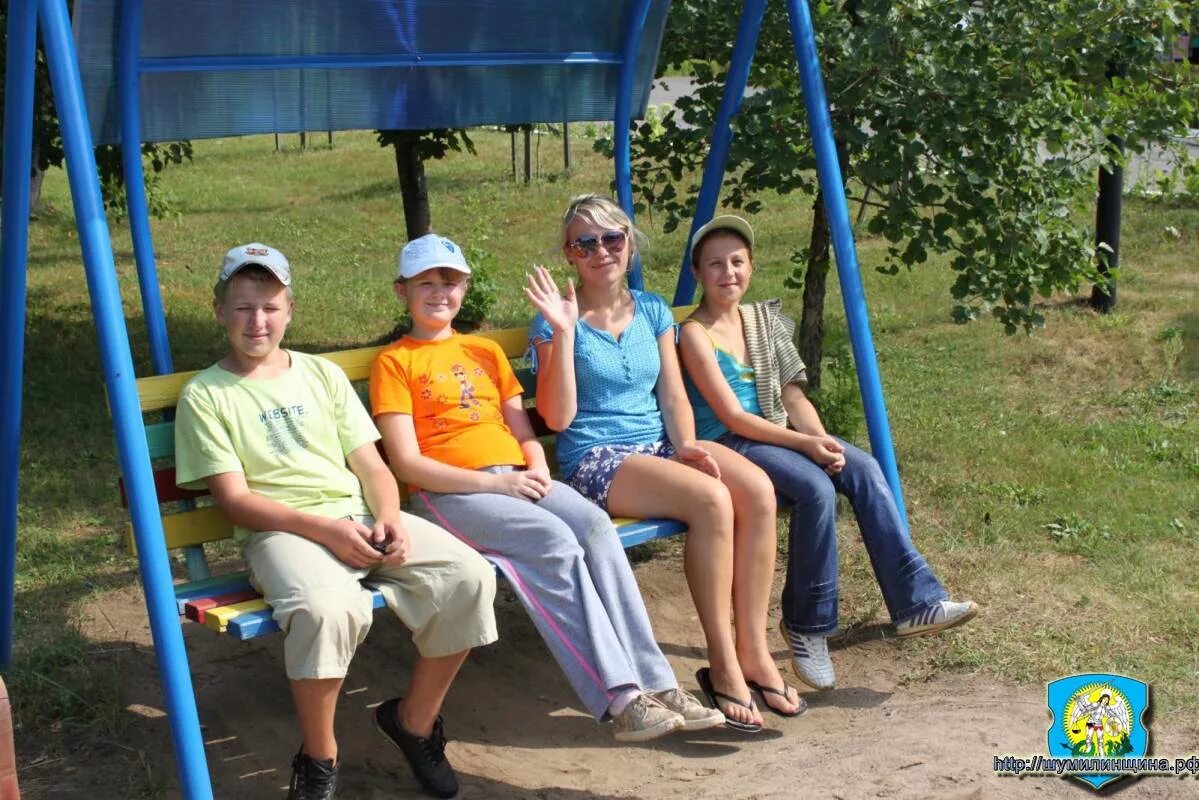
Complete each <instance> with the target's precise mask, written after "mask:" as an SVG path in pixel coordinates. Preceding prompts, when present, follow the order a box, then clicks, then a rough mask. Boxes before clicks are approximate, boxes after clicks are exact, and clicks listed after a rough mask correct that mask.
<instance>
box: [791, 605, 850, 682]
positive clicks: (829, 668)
mask: <svg viewBox="0 0 1199 800" xmlns="http://www.w3.org/2000/svg"><path fill="white" fill-rule="evenodd" d="M779 630H780V631H782V633H783V640H784V641H786V642H787V647H789V648H790V649H791V669H792V670H794V672H795V675H796V677H797V678H799V679H800V680H801V681H803V682H804V683H806V684H807V685H808V686H811V687H812V688H813V689H831V688H833V687H834V686H836V685H837V674H836V672H834V671H833V660H832V659H831V658H829V657H828V637H827V636H817V635H812V634H806V633H796V632H794V631H792V630H791V629H790V628H788V627H787V621H786V620H779Z"/></svg>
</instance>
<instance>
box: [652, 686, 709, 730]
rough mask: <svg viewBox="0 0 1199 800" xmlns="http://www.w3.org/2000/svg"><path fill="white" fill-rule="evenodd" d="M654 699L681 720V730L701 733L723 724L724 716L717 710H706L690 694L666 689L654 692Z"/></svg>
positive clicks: (679, 690) (706, 708) (704, 706)
mask: <svg viewBox="0 0 1199 800" xmlns="http://www.w3.org/2000/svg"><path fill="white" fill-rule="evenodd" d="M653 697H654V699H655V700H657V701H658V702H659V703H661V704H662V705H664V706H666V707H667V708H668V709H670V710H671V711H673V712H674V713H676V714H678V715H679V716H680V717H682V718H683V728H682V729H683V730H685V731H703V730H707V729H708V728H715V727H716V726H718V725H723V724H724V714H722V713H720V709H718V708H708V707H707V706H706V705H704V704H703V703H701V702H700V701H699V700H698V699H696V697H695V695H693V694H691V693H690V692H684V691H683V690H682V689H678V688H675V689H667V690H666V691H663V692H654V695H653Z"/></svg>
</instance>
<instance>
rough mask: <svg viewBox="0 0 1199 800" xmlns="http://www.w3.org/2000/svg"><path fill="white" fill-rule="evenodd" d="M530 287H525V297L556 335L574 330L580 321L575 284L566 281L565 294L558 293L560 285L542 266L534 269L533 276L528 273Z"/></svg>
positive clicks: (536, 266) (571, 281)
mask: <svg viewBox="0 0 1199 800" xmlns="http://www.w3.org/2000/svg"><path fill="white" fill-rule="evenodd" d="M525 277H526V278H528V279H529V285H528V286H526V287H525V297H527V298H529V302H530V303H532V304H533V307H534V308H536V309H537V310H538V311H540V312H541V316H543V317H545V321H546V322H548V323H549V324H550V327H551V328H553V329H554V332H555V333H561V332H563V331H567V330H574V327H575V323H576V322H578V321H579V301H578V300H577V299H576V298H575V283H574V281H573V280H569V279H568V280H567V281H566V292H565V294H563V293H561V292H559V291H558V284H556V283H554V277H553V276H552V275H550V271H549V270H548V269H546V268H545V267H543V266H541V265H540V264H538V265H535V266H534V267H533V274H532V275H529V274H527V273H526V275H525Z"/></svg>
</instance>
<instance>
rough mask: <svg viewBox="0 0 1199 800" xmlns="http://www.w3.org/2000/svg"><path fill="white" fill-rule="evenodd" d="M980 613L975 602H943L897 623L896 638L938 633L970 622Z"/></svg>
mask: <svg viewBox="0 0 1199 800" xmlns="http://www.w3.org/2000/svg"><path fill="white" fill-rule="evenodd" d="M977 613H978V604H977V603H975V602H974V601H973V600H967V601H965V602H964V603H955V602H954V601H952V600H942V601H940V602H939V603H937V604H936V605H935V606H930V607H929V608H926V609H924V610H923V611H921V612H919V613H918V614H913V615H912V616H910V617H908V618H907V619H902V620H900V621H899V622H896V623H895V635H896V636H922V635H924V634H926V633H937V632H939V631H943V630H947V629H948V628H954V627H957V626H958V625H961V624H962V623H963V622H969V621H970V620H972V619H974V615H975V614H977Z"/></svg>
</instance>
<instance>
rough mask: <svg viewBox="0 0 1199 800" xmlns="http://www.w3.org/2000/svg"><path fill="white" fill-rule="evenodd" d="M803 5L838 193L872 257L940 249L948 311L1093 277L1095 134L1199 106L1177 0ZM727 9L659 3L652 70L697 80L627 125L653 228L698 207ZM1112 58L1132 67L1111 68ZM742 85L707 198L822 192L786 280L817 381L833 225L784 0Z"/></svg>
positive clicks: (1009, 327)
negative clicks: (838, 168) (689, 74)
mask: <svg viewBox="0 0 1199 800" xmlns="http://www.w3.org/2000/svg"><path fill="white" fill-rule="evenodd" d="M812 12H813V18H814V24H815V29H816V32H817V37H818V38H817V45H818V48H819V53H820V60H821V63H822V67H823V71H824V78H825V84H826V88H827V90H828V95H829V104H830V109H831V113H832V116H833V122H834V130H835V131H836V135H837V137H838V138H837V148H838V152H839V155H840V157H841V162H842V167H843V172H844V174H845V176H846V178H847V180H848V179H852V181H851V182H850V183H849V186H850V193H851V195H852V196H851V202H854V201H856V202H857V203H859V204H861V205H862V207H868V208H869V210H870V212H871V213H870V214H869V217H868V221H867V222H866V231H867V233H868V234H870V235H873V236H879V237H883V238H885V240H886V241H887V242H888V243H889V244H888V248H887V256H886V262H885V264H884V265H883V266H882V267H880V269H881V270H882V271H884V272H889V273H892V274H894V273H896V272H898V271H899V270H900V269H902V268H908V269H910V268H913V267H915V266H916V265H919V264H921V263H923V262H925V261H926V260H927V259H928V258H929V256H930V254H934V253H936V254H946V255H948V256H949V261H950V264H951V267H952V269H953V271H954V272H955V273H956V279H955V281H954V283H953V286H952V290H951V291H952V296H953V298H954V300H955V304H954V307H953V315H954V318H955V319H956V320H958V321H961V322H965V321H968V320H972V319H975V318H977V317H978V316H979V315H980V314H983V313H990V314H991V315H993V316H994V317H995V318H996V319H998V320H999V321H1000V322H1001V323H1002V324H1003V326H1004V328H1005V330H1006V331H1007V332H1008V333H1014V332H1016V331H1018V330H1022V329H1023V330H1030V329H1032V328H1035V327H1037V326H1039V325H1042V324H1043V323H1044V319H1043V318H1042V316H1041V315H1040V314H1039V313H1038V312H1037V310H1036V306H1035V301H1036V298H1037V297H1038V296H1048V295H1050V294H1052V293H1054V292H1058V291H1071V292H1072V291H1075V290H1077V289H1078V288H1079V286H1080V285H1082V284H1084V283H1085V284H1090V283H1097V282H1099V281H1101V280H1102V278H1101V276H1100V274H1099V272H1098V271H1097V268H1096V263H1095V258H1094V252H1093V251H1094V247H1093V244H1092V242H1091V232H1090V231H1088V230H1087V229H1086V227H1085V226H1082V225H1080V224H1079V223H1078V221H1077V218H1076V216H1075V215H1074V211H1075V210H1076V209H1077V208H1078V207H1079V205H1080V200H1083V199H1088V200H1090V201H1093V197H1094V191H1095V174H1096V170H1097V168H1098V166H1099V164H1100V163H1102V162H1103V160H1104V159H1108V160H1110V159H1114V158H1118V155H1117V154H1116V153H1114V152H1113V151H1112V150H1111V148H1110V146H1109V143H1108V138H1107V137H1108V136H1109V135H1117V136H1120V137H1122V138H1123V139H1124V140H1125V142H1126V147H1127V148H1128V150H1129V151H1131V152H1137V151H1139V150H1141V149H1143V148H1144V147H1145V146H1147V145H1148V144H1150V143H1163V142H1168V141H1169V140H1170V136H1171V135H1172V134H1176V133H1178V132H1180V131H1182V130H1183V129H1184V128H1185V125H1186V123H1187V122H1188V121H1189V120H1190V119H1192V118H1193V116H1194V112H1195V109H1196V84H1195V81H1194V79H1193V78H1192V77H1191V73H1190V71H1189V69H1188V68H1187V67H1186V66H1185V65H1175V64H1172V63H1170V62H1169V61H1168V59H1163V58H1162V57H1161V54H1162V53H1163V52H1164V51H1165V48H1166V46H1167V43H1169V42H1172V41H1173V39H1174V37H1175V36H1176V35H1177V34H1178V33H1179V32H1181V31H1182V30H1184V29H1185V27H1186V25H1187V24H1188V23H1189V24H1191V25H1194V24H1195V23H1196V22H1199V20H1196V19H1195V17H1196V14H1197V12H1196V11H1195V9H1194V8H1193V7H1192V6H1191V5H1190V4H1189V3H1186V2H1181V1H1180V0H1124V2H1120V3H1096V2H1094V0H1003V2H994V1H993V0H936V1H935V2H934V1H933V0H906V1H905V2H899V1H898V0H838V2H825V1H824V0H813V2H812ZM736 17H737V15H736V14H735V13H731V12H730V9H729V8H728V6H727V4H722V3H720V2H718V0H680V1H679V2H675V3H674V4H673V5H672V7H671V16H670V19H669V22H668V26H669V30H668V31H667V34H666V36H665V37H664V40H663V48H662V53H661V55H660V57H659V61H658V65H659V69H660V70H667V69H671V68H673V67H677V66H680V65H682V64H683V63H684V62H686V63H688V64H689V65H690V67H691V68H692V70H693V73H694V76H695V79H696V89H695V92H694V94H692V95H691V96H686V97H682V98H680V99H679V100H678V102H677V103H676V106H675V108H674V109H673V110H671V111H670V112H669V113H667V114H666V116H665V117H664V118H663V119H661V120H657V121H655V122H654V123H653V124H652V125H651V124H648V123H645V124H641V125H638V126H636V130H635V135H634V142H633V147H634V153H633V161H634V171H635V184H636V185H637V187H638V191H639V203H640V205H642V206H643V207H645V206H652V207H653V208H654V209H655V211H656V212H658V213H662V214H664V215H665V218H666V228H667V230H671V229H673V228H674V227H675V226H677V225H679V224H688V223H689V221H690V218H691V215H692V213H693V210H694V203H695V195H696V193H697V191H698V183H699V174H700V170H701V169H702V167H703V164H704V159H705V157H706V156H707V152H708V137H709V132H710V131H711V130H712V127H713V125H714V122H715V112H716V108H717V106H718V104H719V99H720V94H721V90H722V88H723V84H724V78H725V74H724V68H723V67H720V66H717V65H722V64H726V63H727V61H728V58H729V55H730V53H731V42H732V40H733V36H734V32H735V29H736V24H737V18H736ZM1112 63H1118V64H1120V65H1122V66H1124V67H1126V68H1127V77H1122V78H1116V79H1114V80H1110V81H1109V80H1108V79H1107V78H1106V72H1107V69H1108V66H1109V65H1110V64H1112ZM750 85H751V86H753V87H755V89H756V91H755V92H754V93H753V94H751V95H750V96H748V97H746V98H745V99H744V102H743V104H742V109H741V112H740V114H739V115H738V116H737V117H736V118H735V119H734V121H733V128H734V139H733V143H732V147H731V152H730V156H729V162H728V171H727V174H726V178H725V183H724V186H723V191H722V196H721V201H722V203H723V204H724V205H725V206H728V207H733V208H739V209H742V210H744V211H745V212H747V213H750V214H753V213H756V212H757V211H758V210H759V208H760V207H761V201H760V200H759V199H758V197H759V195H760V194H761V193H762V192H763V191H764V190H775V191H779V192H782V193H787V192H793V191H800V192H807V193H816V196H817V201H816V214H815V219H814V223H813V226H812V229H811V230H810V231H809V233H808V236H807V245H806V247H801V248H797V251H796V252H795V254H794V255H793V261H795V263H796V267H795V269H794V271H793V273H792V275H791V276H790V278H789V279H788V280H789V282H791V283H792V285H795V286H799V285H803V286H804V308H803V316H802V319H801V324H800V347H801V352H802V354H803V356H804V359H805V361H807V363H808V365H809V373H810V375H811V376H812V377H813V378H814V381H815V382H816V383H817V384H818V383H819V376H820V361H821V348H822V342H823V306H824V294H825V289H824V286H825V279H826V275H827V271H828V267H829V258H830V256H829V234H828V227H827V223H826V220H825V217H824V208H823V202H822V200H821V198H820V196H819V194H818V192H817V186H816V182H815V180H816V179H815V173H814V167H815V160H814V156H813V153H812V150H811V146H810V130H809V127H808V124H807V117H806V113H805V111H804V108H803V102H802V97H801V94H800V88H799V80H798V70H797V68H796V66H795V56H794V48H793V44H792V42H791V37H790V28H789V26H788V22H787V18H786V10H785V7H784V5H783V3H781V2H773V3H771V4H770V5H769V6H768V8H767V11H766V19H765V20H764V22H763V25H762V31H761V36H760V38H759V42H758V48H757V52H756V55H755V58H754V62H753V69H752V71H751V74H750ZM599 146H600V147H601V148H603V147H607V148H610V147H611V141H610V140H607V141H604V142H601V143H600V145H599Z"/></svg>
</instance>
